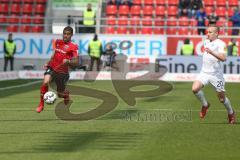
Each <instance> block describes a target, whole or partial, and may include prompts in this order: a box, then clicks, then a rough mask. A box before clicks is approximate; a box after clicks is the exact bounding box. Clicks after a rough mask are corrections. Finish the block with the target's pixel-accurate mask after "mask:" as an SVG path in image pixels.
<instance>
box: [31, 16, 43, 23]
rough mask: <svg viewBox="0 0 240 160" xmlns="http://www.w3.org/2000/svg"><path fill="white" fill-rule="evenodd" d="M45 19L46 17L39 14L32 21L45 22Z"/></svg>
mask: <svg viewBox="0 0 240 160" xmlns="http://www.w3.org/2000/svg"><path fill="white" fill-rule="evenodd" d="M43 19H44V17H43V16H42V15H38V14H37V15H35V16H34V18H33V20H32V22H33V23H34V24H43V22H44V21H43Z"/></svg>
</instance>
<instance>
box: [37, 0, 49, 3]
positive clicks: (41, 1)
mask: <svg viewBox="0 0 240 160" xmlns="http://www.w3.org/2000/svg"><path fill="white" fill-rule="evenodd" d="M35 1H36V2H37V3H47V0H35Z"/></svg>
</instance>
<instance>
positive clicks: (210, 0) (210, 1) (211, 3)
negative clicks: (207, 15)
mask: <svg viewBox="0 0 240 160" xmlns="http://www.w3.org/2000/svg"><path fill="white" fill-rule="evenodd" d="M204 5H205V6H212V7H213V6H214V1H213V0H204Z"/></svg>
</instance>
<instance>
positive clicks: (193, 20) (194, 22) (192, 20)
mask: <svg viewBox="0 0 240 160" xmlns="http://www.w3.org/2000/svg"><path fill="white" fill-rule="evenodd" d="M190 25H191V26H197V20H196V19H194V18H192V19H190Z"/></svg>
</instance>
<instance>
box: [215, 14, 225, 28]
mask: <svg viewBox="0 0 240 160" xmlns="http://www.w3.org/2000/svg"><path fill="white" fill-rule="evenodd" d="M226 24H227V20H226V19H225V18H223V17H221V18H220V19H219V20H218V21H217V23H216V25H217V26H219V27H220V28H221V27H225V26H226Z"/></svg>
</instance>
